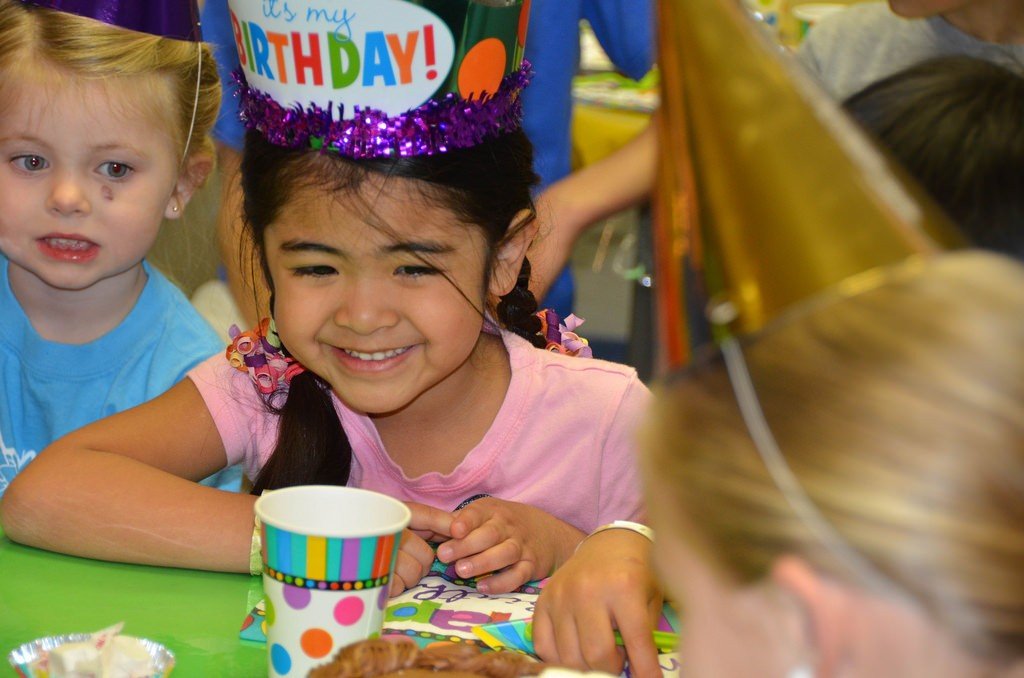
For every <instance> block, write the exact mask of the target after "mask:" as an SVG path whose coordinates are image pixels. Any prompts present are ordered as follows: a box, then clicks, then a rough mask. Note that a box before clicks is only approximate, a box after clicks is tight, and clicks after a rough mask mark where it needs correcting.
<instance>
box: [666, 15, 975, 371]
mask: <svg viewBox="0 0 1024 678" xmlns="http://www.w3.org/2000/svg"><path fill="white" fill-rule="evenodd" d="M659 33H660V59H659V63H660V66H661V69H662V74H663V77H662V111H661V115H660V123H659V124H660V133H661V135H662V137H661V138H662V143H661V149H662V151H661V158H660V175H659V184H658V193H657V200H656V210H655V221H656V226H655V256H656V273H657V278H656V280H657V295H658V322H659V324H660V327H659V331H660V338H661V340H662V341H661V342H659V343H660V344H661V349H662V356H661V357H662V363H663V366H666V367H674V366H678V365H682V364H685V363H686V362H688V360H689V356H690V347H691V345H692V344H693V343H695V342H694V341H693V335H694V334H695V333H696V334H697V335H698V336H699V335H700V334H701V333H700V328H698V327H695V322H696V321H695V320H694V319H695V318H699V317H700V313H699V311H701V310H702V307H703V304H704V303H705V302H706V300H707V298H708V297H709V296H711V297H715V298H724V299H728V300H729V301H731V302H732V303H733V304H734V306H735V307H736V310H737V311H738V316H737V319H736V321H735V324H734V329H736V330H737V331H740V332H749V331H753V330H756V329H758V328H760V327H762V326H763V325H764V324H765V323H766V322H768V321H769V320H770V319H771V318H773V317H774V316H775V315H777V314H778V313H779V312H780V311H781V310H783V309H785V308H786V307H788V306H790V305H791V304H793V303H795V302H797V301H799V300H801V299H804V298H806V297H808V296H810V295H812V294H814V293H815V292H818V291H819V290H822V289H824V288H826V287H830V286H832V285H834V284H836V283H838V282H840V281H842V280H844V279H846V278H848V277H849V276H852V275H855V274H858V273H861V272H863V271H867V270H870V269H873V268H876V267H879V266H883V265H886V264H890V263H894V262H898V261H900V260H902V259H905V258H906V257H908V256H910V255H913V254H929V253H933V252H936V251H938V250H940V249H943V248H947V247H955V246H958V245H960V244H962V243H963V240H962V238H961V236H960V235H959V234H958V233H957V231H956V230H955V229H954V228H953V227H952V226H951V225H950V224H949V223H948V222H947V221H946V220H945V218H944V217H943V216H942V215H941V213H940V212H939V211H938V209H937V208H935V207H934V206H933V205H932V204H931V202H930V201H929V200H928V199H927V198H925V197H924V195H923V193H921V192H920V191H919V189H917V188H915V187H913V186H911V185H910V184H909V182H907V181H906V180H905V177H904V176H903V175H902V174H901V173H900V172H899V171H897V170H894V169H893V166H892V165H891V164H890V163H889V162H888V161H887V160H886V158H885V156H883V155H882V154H880V153H879V152H878V151H877V150H876V149H875V148H874V147H873V145H872V144H871V142H870V141H868V140H867V139H866V138H865V137H864V136H863V135H862V134H861V133H860V132H859V130H858V129H857V128H856V127H855V126H854V125H853V123H851V122H850V121H849V120H848V119H847V118H846V117H845V116H844V115H843V114H842V112H841V111H840V109H839V108H838V106H837V104H836V103H834V102H833V101H831V100H830V99H828V97H827V96H826V95H825V94H824V93H823V92H822V91H821V90H819V89H818V88H817V87H815V86H814V84H813V83H812V82H811V81H810V79H809V76H807V75H806V74H805V73H803V72H802V71H801V70H800V66H799V65H798V64H797V63H796V62H795V61H794V60H793V59H792V58H791V57H790V56H789V55H788V54H785V53H784V52H783V48H781V47H779V46H777V45H776V44H775V43H774V42H773V41H772V40H771V39H770V38H769V36H768V35H767V34H766V33H764V32H763V31H762V30H761V27H760V26H759V25H758V24H757V23H756V22H754V20H753V19H752V18H750V17H749V16H748V15H747V14H746V12H745V10H744V9H743V8H742V7H741V6H740V3H739V2H738V0H661V2H660V17H659ZM688 280H689V282H690V284H689V285H687V284H686V283H687V281H688ZM697 306H699V307H700V308H698V307H697ZM688 317H689V318H690V320H689V321H688V320H687V318H688Z"/></svg>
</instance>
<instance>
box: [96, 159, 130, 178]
mask: <svg viewBox="0 0 1024 678" xmlns="http://www.w3.org/2000/svg"><path fill="white" fill-rule="evenodd" d="M100 172H102V173H103V174H105V175H106V176H108V177H110V178H111V179H124V178H125V177H126V176H128V175H129V174H131V173H132V168H131V167H130V166H128V165H126V164H124V163H123V162H105V163H103V164H102V165H100Z"/></svg>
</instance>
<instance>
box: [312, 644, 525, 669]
mask: <svg viewBox="0 0 1024 678" xmlns="http://www.w3.org/2000/svg"><path fill="white" fill-rule="evenodd" d="M543 670H544V664H541V663H540V662H536V661H533V660H532V659H530V658H529V657H527V656H525V655H521V654H517V653H515V652H482V651H481V650H480V649H479V648H478V647H476V646H474V645H470V644H468V643H438V644H435V645H432V646H430V647H429V648H426V649H422V650H421V649H420V648H419V647H418V646H417V645H416V644H415V643H413V642H410V641H407V640H394V641H393V640H384V639H376V640H365V641H363V642H360V643H355V644H353V645H349V646H348V647H343V648H342V649H341V650H339V651H338V654H336V655H335V656H334V659H333V660H332V661H331V663H329V664H325V665H323V666H318V667H317V668H315V669H313V670H312V671H310V673H309V678H438V677H439V676H442V675H443V676H446V677H447V678H452V677H453V676H454V677H455V678H478V677H479V676H485V677H487V678H518V677H519V676H535V675H537V674H539V673H540V672H541V671H543Z"/></svg>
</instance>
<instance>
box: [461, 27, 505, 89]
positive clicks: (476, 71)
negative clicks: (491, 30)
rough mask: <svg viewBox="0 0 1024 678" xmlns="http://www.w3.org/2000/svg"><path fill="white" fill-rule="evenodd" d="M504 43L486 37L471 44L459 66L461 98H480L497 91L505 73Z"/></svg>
mask: <svg viewBox="0 0 1024 678" xmlns="http://www.w3.org/2000/svg"><path fill="white" fill-rule="evenodd" d="M506 56H507V53H506V50H505V43H503V42H502V41H501V40H498V39H497V38H487V39H485V40H481V41H480V42H478V43H477V44H475V45H473V48H472V49H471V50H469V51H468V52H467V53H466V56H465V58H463V60H462V65H461V66H459V94H461V95H462V98H463V99H480V98H482V96H483V94H484V92H486V93H487V94H488V95H491V94H494V93H495V92H497V91H498V87H499V86H500V85H501V78H502V77H503V76H504V75H505V59H506Z"/></svg>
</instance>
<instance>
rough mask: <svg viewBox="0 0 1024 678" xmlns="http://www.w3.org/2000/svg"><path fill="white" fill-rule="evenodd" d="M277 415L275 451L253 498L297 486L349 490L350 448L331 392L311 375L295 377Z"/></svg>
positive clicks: (253, 491)
mask: <svg viewBox="0 0 1024 678" xmlns="http://www.w3.org/2000/svg"><path fill="white" fill-rule="evenodd" d="M268 406H269V405H268ZM271 407H272V406H271ZM277 414H278V416H279V417H280V424H279V428H278V438H277V446H276V447H275V448H274V451H273V453H272V454H271V455H270V459H269V460H268V461H267V463H266V464H265V465H264V466H263V469H262V470H261V471H260V474H259V476H258V477H257V478H256V482H255V485H254V487H253V490H252V493H253V494H257V495H258V494H260V493H262V492H263V491H264V490H276V489H280V488H282V487H291V486H293V485H346V484H347V483H348V476H349V472H350V470H351V467H352V444H351V443H350V442H349V440H348V436H347V435H345V429H344V428H343V427H342V425H341V419H340V417H339V416H338V412H337V410H335V409H334V400H333V399H332V398H331V389H330V387H329V386H327V384H325V383H324V382H323V381H322V380H321V379H320V378H319V377H318V376H316V375H315V374H313V373H312V372H308V371H306V372H302V373H300V374H297V375H295V376H294V377H293V378H292V380H291V384H290V385H289V388H288V394H287V398H286V399H285V401H284V404H283V405H281V406H280V408H277Z"/></svg>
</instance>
